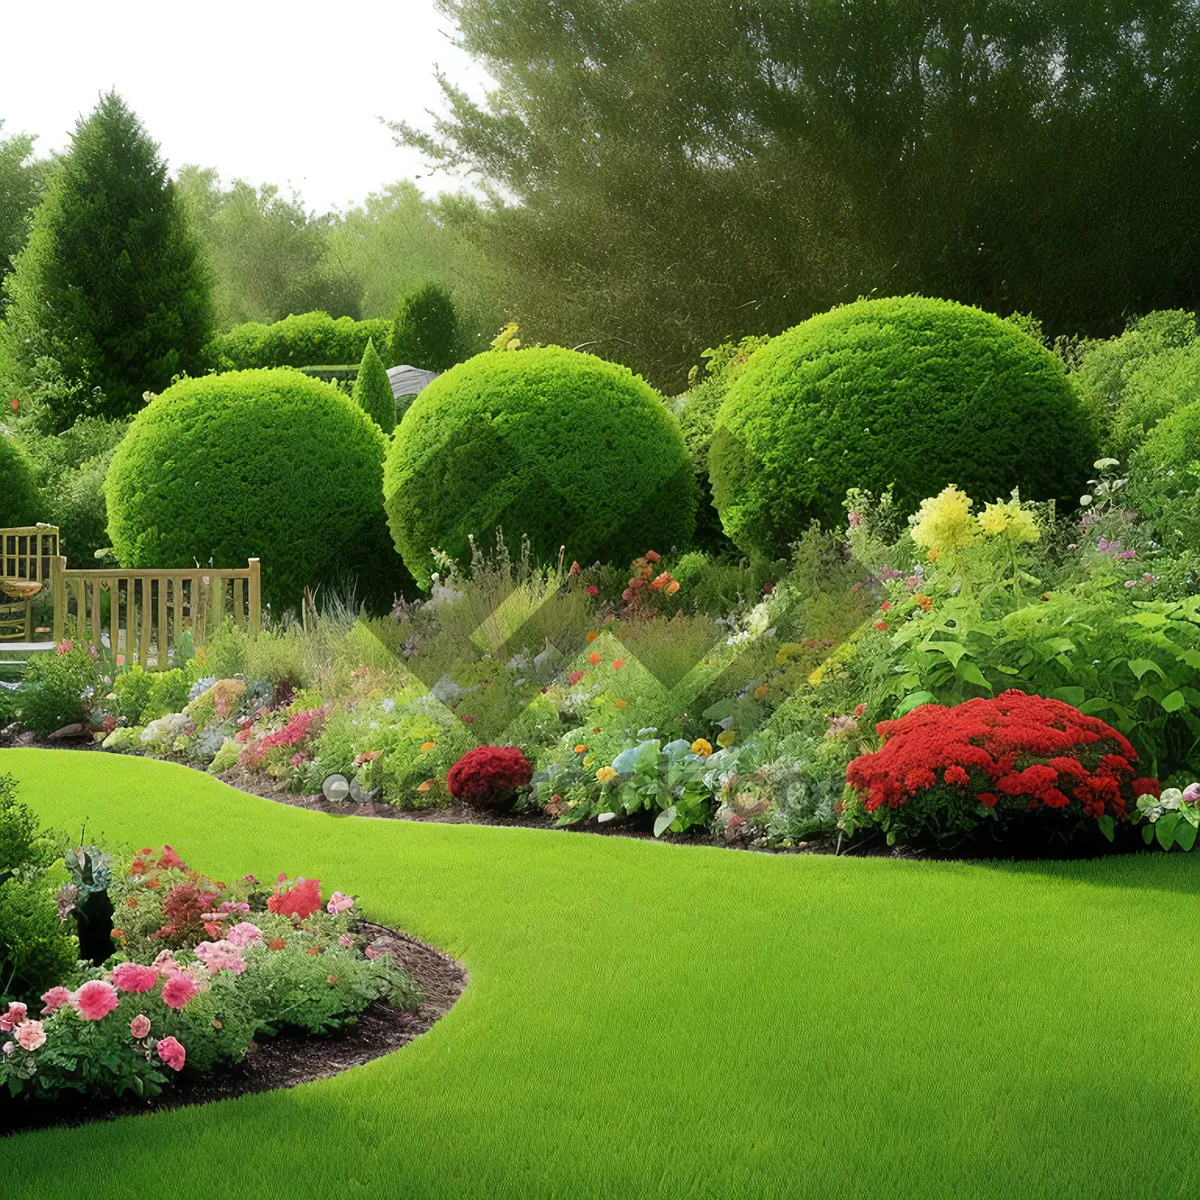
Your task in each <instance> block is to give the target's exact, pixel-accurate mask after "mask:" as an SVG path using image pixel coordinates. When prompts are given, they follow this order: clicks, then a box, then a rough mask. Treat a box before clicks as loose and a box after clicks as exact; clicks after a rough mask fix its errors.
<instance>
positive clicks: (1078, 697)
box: [1050, 687, 1087, 708]
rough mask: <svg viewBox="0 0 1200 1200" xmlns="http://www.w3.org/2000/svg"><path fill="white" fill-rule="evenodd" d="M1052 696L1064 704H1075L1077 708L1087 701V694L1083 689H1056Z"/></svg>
mask: <svg viewBox="0 0 1200 1200" xmlns="http://www.w3.org/2000/svg"><path fill="white" fill-rule="evenodd" d="M1050 695H1051V697H1052V698H1053V699H1055V700H1061V701H1062V702H1063V703H1064V704H1073V705H1075V707H1076V708H1078V707H1079V706H1080V705H1081V704H1082V703H1083V702H1084V700H1086V699H1087V692H1085V691H1084V690H1083V688H1081V687H1060V688H1055V689H1054V691H1052V692H1051V693H1050Z"/></svg>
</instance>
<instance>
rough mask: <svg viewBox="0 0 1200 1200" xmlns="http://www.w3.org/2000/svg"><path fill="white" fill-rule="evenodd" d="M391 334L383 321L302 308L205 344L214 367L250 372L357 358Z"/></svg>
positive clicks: (237, 328)
mask: <svg viewBox="0 0 1200 1200" xmlns="http://www.w3.org/2000/svg"><path fill="white" fill-rule="evenodd" d="M390 336H391V326H390V324H389V323H388V322H387V321H384V320H374V321H356V320H354V319H353V318H352V317H338V318H337V319H336V320H335V319H334V318H333V317H331V316H330V315H329V314H328V313H326V312H305V313H300V314H299V315H294V314H293V315H292V316H288V317H284V318H283V319H282V320H280V321H276V322H274V324H270V325H262V324H257V323H255V322H250V323H247V324H245V325H238V326H235V327H234V328H233V329H231V330H230V331H229V332H228V333H222V334H218V335H217V336H216V337H215V338H213V340H212V341H211V342H209V344H208V345H207V346H206V347H205V350H204V353H205V358H206V359H207V361H208V363H209V364H210V365H211V366H212V367H213V369H214V370H217V371H249V370H253V369H255V368H260V367H309V366H315V365H320V364H324V363H346V362H358V361H359V360H360V359H361V358H362V356H363V354H364V353H365V352H366V349H367V343H368V342H369V341H371V340H372V339H375V340H377V341H378V342H379V344H380V345H384V344H386V342H387V339H388V338H389V337H390Z"/></svg>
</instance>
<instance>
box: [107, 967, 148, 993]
mask: <svg viewBox="0 0 1200 1200" xmlns="http://www.w3.org/2000/svg"><path fill="white" fill-rule="evenodd" d="M112 981H113V985H114V986H115V987H117V988H119V989H120V990H121V991H122V992H148V991H149V990H150V989H151V988H152V987H154V986H156V985H157V983H158V972H157V971H156V970H155V969H154V968H153V967H144V966H142V964H141V963H131V962H124V963H119V964H118V965H117V966H115V967H113V973H112Z"/></svg>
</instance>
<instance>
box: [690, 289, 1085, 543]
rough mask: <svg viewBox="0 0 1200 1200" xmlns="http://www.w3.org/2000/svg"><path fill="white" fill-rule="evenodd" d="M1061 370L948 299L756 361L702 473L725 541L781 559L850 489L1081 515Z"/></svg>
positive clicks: (811, 333) (871, 306)
mask: <svg viewBox="0 0 1200 1200" xmlns="http://www.w3.org/2000/svg"><path fill="white" fill-rule="evenodd" d="M1095 457H1096V455H1095V452H1094V438H1093V434H1092V430H1091V425H1090V423H1089V420H1088V418H1087V417H1086V415H1085V413H1084V411H1083V408H1082V406H1081V405H1080V403H1079V401H1078V399H1077V397H1076V395H1075V392H1074V390H1073V389H1072V387H1071V385H1070V383H1069V382H1068V380H1067V376H1066V373H1065V371H1064V369H1063V367H1062V364H1061V363H1060V362H1059V361H1058V359H1056V358H1055V357H1054V355H1053V354H1051V353H1050V351H1048V350H1047V349H1046V348H1045V347H1044V346H1043V345H1041V344H1040V343H1039V342H1037V341H1035V340H1034V339H1033V338H1032V337H1030V336H1029V335H1028V334H1026V333H1023V332H1021V331H1020V330H1019V329H1018V328H1016V327H1015V326H1014V325H1012V324H1010V323H1009V322H1007V321H1003V320H1001V319H1000V318H999V317H995V316H992V315H990V314H988V313H985V312H981V311H980V310H979V309H977V308H968V307H966V306H964V305H961V304H955V303H953V302H951V301H948V300H928V299H925V298H923V297H920V296H905V297H898V298H894V299H888V300H860V301H858V302H857V303H855V304H848V305H846V306H844V307H842V308H836V309H834V310H833V311H832V312H827V313H824V314H822V315H821V316H817V317H813V318H811V319H810V320H808V321H805V322H804V323H803V324H801V325H797V326H796V327H795V328H794V329H789V330H788V331H787V332H786V333H782V334H780V335H779V337H777V338H775V339H774V340H773V341H771V342H770V343H768V344H767V345H766V346H764V347H763V348H762V349H761V350H759V351H758V352H757V353H756V354H755V355H754V356H753V358H751V359H750V361H749V362H748V363H747V365H746V368H745V370H744V371H742V373H741V375H740V376H739V377H738V379H737V380H736V381H735V382H734V384H733V386H732V387H731V388H730V389H729V393H728V394H727V396H726V397H725V401H724V403H723V404H722V406H721V410H720V412H719V414H718V417H717V429H716V433H715V435H714V438H713V444H712V449H711V451H710V454H709V476H710V479H711V481H712V489H713V496H714V500H715V503H716V505H717V509H718V511H719V512H720V514H721V522H722V524H723V526H724V528H725V532H726V533H727V534H728V535H729V537H730V538H732V539H733V541H734V542H735V543H736V544H737V545H738V546H739V547H741V548H742V549H743V550H746V551H758V552H759V553H762V554H767V555H773V556H778V555H781V554H784V553H786V550H787V546H788V544H789V543H791V542H793V541H795V539H796V538H797V537H798V536H799V535H800V533H801V532H802V530H803V529H804V527H805V525H806V524H807V523H808V522H809V521H811V520H812V519H813V518H817V519H819V520H821V521H822V522H823V523H825V524H826V525H833V524H836V523H838V522H839V521H840V520H841V518H842V500H843V498H844V496H845V494H846V491H847V489H849V488H851V487H860V488H865V489H868V490H874V491H882V490H883V489H885V488H887V487H889V486H894V488H895V498H896V500H897V501H898V503H899V504H901V505H902V506H904V507H906V508H908V509H909V510H910V511H911V510H912V509H915V508H916V506H917V504H918V503H919V502H920V501H921V499H922V498H923V497H925V496H932V495H936V494H937V493H938V492H940V491H941V490H942V488H944V487H945V486H946V485H947V484H950V483H957V484H958V485H959V486H960V487H961V488H963V490H964V491H966V492H967V493H968V494H969V495H972V496H979V497H981V498H986V499H994V498H996V497H998V496H1001V495H1006V494H1007V493H1009V492H1011V491H1012V489H1013V488H1014V487H1020V489H1021V492H1022V495H1023V496H1024V498H1025V499H1029V500H1048V499H1058V500H1062V501H1069V502H1070V503H1071V504H1072V505H1074V504H1075V503H1076V501H1077V500H1078V496H1079V485H1080V484H1082V483H1083V482H1084V481H1085V480H1086V478H1087V470H1088V468H1089V466H1090V465H1091V463H1092V461H1093V460H1094V459H1095Z"/></svg>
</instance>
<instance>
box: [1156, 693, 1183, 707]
mask: <svg viewBox="0 0 1200 1200" xmlns="http://www.w3.org/2000/svg"><path fill="white" fill-rule="evenodd" d="M1159 704H1161V705H1162V706H1163V708H1165V709H1166V710H1167V712H1178V711H1179V710H1180V709H1181V708H1186V707H1187V701H1186V700H1185V699H1184V698H1183V693H1182V692H1179V691H1175V692H1169V693H1168V694H1167V695H1165V696H1164V697H1163V698H1162V699H1161V700H1160V701H1159Z"/></svg>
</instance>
